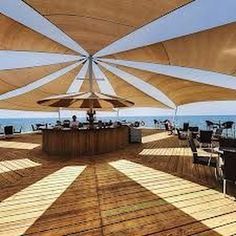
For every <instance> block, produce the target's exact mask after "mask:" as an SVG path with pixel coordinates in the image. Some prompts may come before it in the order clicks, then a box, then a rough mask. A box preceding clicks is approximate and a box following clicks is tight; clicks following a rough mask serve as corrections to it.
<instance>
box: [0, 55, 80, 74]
mask: <svg viewBox="0 0 236 236" xmlns="http://www.w3.org/2000/svg"><path fill="white" fill-rule="evenodd" d="M82 58H83V57H80V56H74V55H65V54H58V53H42V52H24V51H8V50H0V70H9V69H17V68H25V67H34V66H45V65H53V64H58V63H64V62H70V61H78V60H81V59H82Z"/></svg>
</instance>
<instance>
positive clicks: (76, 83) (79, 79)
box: [67, 61, 89, 94]
mask: <svg viewBox="0 0 236 236" xmlns="http://www.w3.org/2000/svg"><path fill="white" fill-rule="evenodd" d="M88 64H89V63H88V61H86V62H85V63H84V65H83V66H82V68H81V70H80V72H79V73H78V75H77V76H76V77H75V79H74V80H73V82H72V83H71V85H70V87H69V89H68V90H67V93H68V94H69V93H76V92H79V90H80V88H81V86H82V84H83V82H84V80H83V79H85V77H86V74H87V71H88Z"/></svg>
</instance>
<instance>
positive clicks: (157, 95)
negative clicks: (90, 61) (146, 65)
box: [98, 61, 176, 109]
mask: <svg viewBox="0 0 236 236" xmlns="http://www.w3.org/2000/svg"><path fill="white" fill-rule="evenodd" d="M98 63H99V64H100V65H101V66H102V67H104V68H105V69H107V70H108V71H110V72H111V73H113V74H115V75H116V76H118V77H119V78H121V79H122V80H124V81H126V82H127V83H129V84H130V85H132V86H134V87H135V88H137V89H139V90H140V91H142V92H143V93H145V94H147V95H148V96H150V97H152V98H154V99H156V100H157V101H160V102H161V103H162V104H164V105H166V106H167V107H170V108H173V109H174V108H176V105H175V103H174V102H173V101H172V100H171V99H170V98H169V97H167V96H166V95H165V94H164V93H163V92H162V91H160V90H159V89H157V88H156V87H154V86H152V85H151V84H149V83H147V82H145V81H143V80H141V79H139V78H138V77H136V76H134V75H132V74H130V73H127V72H125V71H122V70H120V69H118V68H116V67H114V66H111V65H108V64H106V63H103V62H100V61H99V62H98ZM127 89H128V88H127Z"/></svg>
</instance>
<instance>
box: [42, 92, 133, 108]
mask: <svg viewBox="0 0 236 236" xmlns="http://www.w3.org/2000/svg"><path fill="white" fill-rule="evenodd" d="M38 104H40V105H44V106H50V107H64V108H71V109H85V108H95V109H111V108H118V107H130V106H133V105H134V103H133V102H131V101H129V100H127V99H125V98H122V97H117V96H112V95H108V94H104V93H99V92H80V93H70V94H61V95H56V96H51V97H47V98H44V99H41V100H39V101H38Z"/></svg>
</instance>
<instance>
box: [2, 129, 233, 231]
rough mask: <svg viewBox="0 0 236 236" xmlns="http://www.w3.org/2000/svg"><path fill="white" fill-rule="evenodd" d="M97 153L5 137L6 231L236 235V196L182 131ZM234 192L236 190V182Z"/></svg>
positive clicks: (152, 135)
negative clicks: (64, 154)
mask: <svg viewBox="0 0 236 236" xmlns="http://www.w3.org/2000/svg"><path fill="white" fill-rule="evenodd" d="M143 134H144V137H143V144H141V145H138V144H134V145H131V146H129V147H128V148H126V149H123V150H120V151H117V152H113V153H109V154H105V155H104V154H103V155H97V156H94V157H80V158H73V159H70V158H69V157H68V158H64V159H63V160H62V159H59V158H58V157H57V156H51V157H49V156H47V155H45V154H44V153H42V151H41V148H40V144H41V135H38V134H35V135H24V136H21V137H17V138H14V139H12V140H9V141H1V142H0V153H1V155H0V189H1V191H0V201H1V202H0V235H6V236H10V235H39V236H41V235H53V236H57V235H88V236H93V235H115V236H117V235H118V236H119V235H132V236H133V235H135V236H136V235H162V236H166V235H172V236H173V235H181V236H183V235H184V236H185V235H202V236H205V235H210V236H212V235H213V236H215V235H236V202H235V201H234V200H233V199H232V197H229V198H224V197H223V195H222V193H221V186H220V184H219V183H218V182H217V181H216V180H215V176H214V169H213V168H212V167H208V166H201V165H194V166H193V165H192V163H191V152H190V151H189V149H188V148H187V147H179V143H178V140H177V138H176V137H173V136H169V135H168V134H166V133H154V132H153V131H148V130H145V131H143ZM229 192H230V193H231V194H233V193H234V189H233V188H232V187H231V188H230V189H229Z"/></svg>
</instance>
